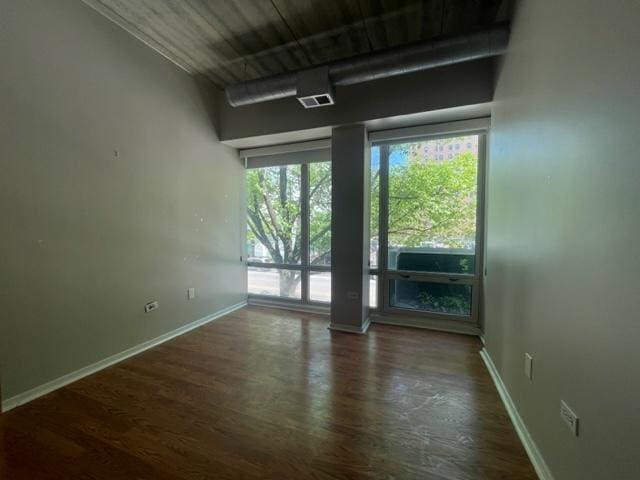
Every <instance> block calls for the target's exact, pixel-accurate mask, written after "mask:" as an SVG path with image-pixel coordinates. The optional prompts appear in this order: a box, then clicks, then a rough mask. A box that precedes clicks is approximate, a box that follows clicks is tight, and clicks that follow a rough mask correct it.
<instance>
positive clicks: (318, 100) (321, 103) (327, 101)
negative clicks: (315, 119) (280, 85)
mask: <svg viewBox="0 0 640 480" xmlns="http://www.w3.org/2000/svg"><path fill="white" fill-rule="evenodd" d="M298 100H300V103H301V104H302V106H303V107H304V108H316V107H326V106H328V105H333V104H334V101H333V98H332V97H331V95H329V94H328V93H323V94H321V95H312V96H310V97H298Z"/></svg>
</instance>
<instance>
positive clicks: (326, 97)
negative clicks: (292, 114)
mask: <svg viewBox="0 0 640 480" xmlns="http://www.w3.org/2000/svg"><path fill="white" fill-rule="evenodd" d="M297 84H298V85H297V89H296V98H297V99H298V101H299V102H300V103H301V104H302V106H303V107H304V108H317V107H327V106H329V105H333V104H334V103H335V100H334V98H333V86H332V85H331V82H330V80H329V67H328V66H327V65H324V66H322V67H317V68H312V69H309V70H304V71H302V72H298V74H297Z"/></svg>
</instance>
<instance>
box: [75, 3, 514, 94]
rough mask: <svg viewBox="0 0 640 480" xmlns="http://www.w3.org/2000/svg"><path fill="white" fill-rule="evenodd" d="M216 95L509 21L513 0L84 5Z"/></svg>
mask: <svg viewBox="0 0 640 480" xmlns="http://www.w3.org/2000/svg"><path fill="white" fill-rule="evenodd" d="M84 1H85V3H87V4H88V5H90V6H91V7H93V8H95V9H96V10H97V11H99V12H100V13H102V14H103V15H105V16H106V17H108V18H109V19H111V20H112V21H114V22H115V23H117V24H118V25H120V26H121V27H123V28H124V29H125V30H127V31H128V32H130V33H131V34H132V35H134V36H136V37H137V38H139V39H140V40H142V41H143V42H145V43H146V44H148V45H149V46H151V47H152V48H154V49H155V50H157V51H158V52H160V53H162V54H163V55H164V56H166V57H167V58H169V59H170V60H171V61H173V62H174V63H176V64H177V65H179V66H180V67H182V68H183V69H184V70H186V71H187V72H189V73H191V74H194V75H195V74H201V75H205V76H206V77H208V78H209V79H210V80H211V81H212V82H213V83H214V84H215V85H217V86H218V87H220V88H223V87H225V86H227V85H229V84H234V83H238V82H240V81H243V80H249V79H253V78H259V77H264V76H268V75H273V74H277V73H282V72H286V71H294V70H298V69H300V68H305V67H309V66H312V65H320V64H323V63H326V62H329V61H332V60H336V59H339V58H345V57H349V56H352V55H356V54H359V53H365V52H369V51H372V50H380V49H384V48H388V47H392V46H397V45H402V44H406V43H410V42H415V41H419V40H427V39H430V38H433V37H438V36H442V35H454V34H462V33H466V32H468V31H473V30H477V29H480V28H484V27H487V26H489V25H492V24H494V23H497V22H502V21H506V20H508V19H509V15H510V11H511V3H512V0H405V1H402V0H84Z"/></svg>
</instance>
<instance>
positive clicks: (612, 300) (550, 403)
mask: <svg viewBox="0 0 640 480" xmlns="http://www.w3.org/2000/svg"><path fill="white" fill-rule="evenodd" d="M639 24H640V3H638V2H636V1H622V0H620V1H614V2H603V1H599V0H582V1H579V0H565V1H562V2H558V1H554V0H536V1H533V0H531V1H523V2H521V3H520V6H519V8H518V10H517V14H516V17H515V22H514V24H513V29H512V36H511V44H510V48H509V52H508V54H507V55H506V57H505V59H504V63H503V65H502V67H501V68H500V69H499V71H498V76H497V87H496V94H495V104H494V109H493V120H492V122H493V127H492V132H491V145H490V162H489V185H488V187H489V191H488V207H489V208H488V220H487V221H488V233H487V277H486V283H485V287H486V288H485V301H486V305H485V329H486V332H485V339H486V347H487V349H488V352H489V354H490V355H491V357H492V358H493V361H494V363H495V364H496V366H497V368H498V370H499V372H500V375H501V377H502V379H503V381H504V383H505V384H506V387H507V389H508V391H509V393H510V395H511V397H512V398H513V400H514V402H515V405H516V407H517V409H518V411H519V413H520V415H521V416H522V418H523V420H524V422H525V424H526V425H527V428H528V430H529V432H530V433H531V435H532V437H533V439H534V441H535V443H536V444H537V446H538V448H539V449H540V451H541V452H542V455H543V456H544V458H545V460H546V463H547V464H548V466H549V468H550V469H551V471H552V473H553V475H554V477H555V478H556V480H588V479H594V480H596V479H598V480H600V479H616V480H625V479H632V478H633V479H637V478H639V477H638V476H639V475H640V456H638V452H639V451H640V434H639V432H640V283H639V282H638V278H639V273H640V254H639V253H638V252H639V250H638V239H640V157H639V152H640V122H639V120H638V118H639V115H640V81H639V78H640V55H639V54H638V47H639V46H640V29H638V25H639ZM525 352H528V353H530V354H531V355H532V356H533V358H534V362H533V380H532V381H530V380H529V379H527V378H526V377H525V375H524V354H525ZM561 399H562V400H565V401H566V402H567V403H568V405H569V406H570V407H571V408H572V409H573V410H574V411H575V412H576V413H577V415H578V416H579V418H580V427H579V430H580V431H579V436H578V437H574V436H573V435H572V432H570V431H569V429H568V428H567V427H566V426H565V424H564V423H563V422H562V421H561V419H560V401H561Z"/></svg>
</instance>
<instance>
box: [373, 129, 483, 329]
mask: <svg viewBox="0 0 640 480" xmlns="http://www.w3.org/2000/svg"><path fill="white" fill-rule="evenodd" d="M483 149H484V134H483V133H473V134H456V135H440V136H431V137H426V138H421V139H411V140H388V141H384V142H378V143H374V144H373V146H372V152H371V153H372V156H371V158H372V189H371V192H372V195H371V196H372V206H371V211H372V225H371V258H370V263H371V269H372V273H373V274H375V275H376V278H379V279H380V281H379V282H378V291H377V293H378V299H379V301H380V302H382V306H381V310H383V311H384V312H386V313H392V314H404V315H413V316H424V317H435V318H440V319H442V318H446V319H456V320H462V321H470V322H477V317H478V298H479V297H478V294H479V290H480V280H481V272H480V271H479V270H480V263H481V262H480V261H479V259H480V258H481V230H482V229H481V219H480V215H479V214H480V212H481V204H482V195H481V193H482V192H481V189H479V185H481V182H480V179H481V178H482V160H483Z"/></svg>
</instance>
